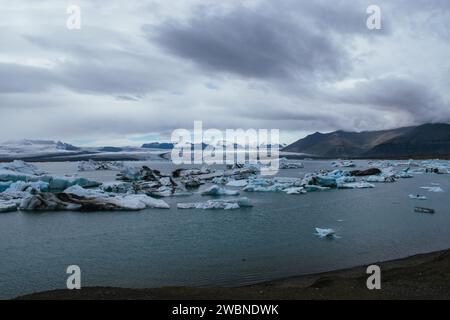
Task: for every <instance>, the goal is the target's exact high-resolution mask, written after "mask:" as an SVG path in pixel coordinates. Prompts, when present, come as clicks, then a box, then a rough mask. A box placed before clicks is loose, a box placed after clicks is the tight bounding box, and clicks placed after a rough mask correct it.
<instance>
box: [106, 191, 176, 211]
mask: <svg viewBox="0 0 450 320" xmlns="http://www.w3.org/2000/svg"><path fill="white" fill-rule="evenodd" d="M109 199H110V200H111V202H112V203H115V204H116V205H117V206H118V207H120V208H121V209H122V210H142V209H146V208H158V209H169V208H170V206H169V205H168V204H167V203H166V202H165V201H164V200H160V199H155V198H152V197H149V196H146V195H145V194H127V195H123V196H122V195H121V196H116V197H113V198H108V200H109Z"/></svg>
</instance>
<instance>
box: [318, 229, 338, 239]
mask: <svg viewBox="0 0 450 320" xmlns="http://www.w3.org/2000/svg"><path fill="white" fill-rule="evenodd" d="M315 234H316V235H317V236H319V237H321V238H330V239H333V238H335V237H336V232H335V231H334V230H333V229H322V228H316V233H315Z"/></svg>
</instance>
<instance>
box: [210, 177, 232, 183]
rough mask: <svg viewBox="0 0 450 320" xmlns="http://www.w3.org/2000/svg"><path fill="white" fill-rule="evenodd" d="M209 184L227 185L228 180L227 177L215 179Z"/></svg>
mask: <svg viewBox="0 0 450 320" xmlns="http://www.w3.org/2000/svg"><path fill="white" fill-rule="evenodd" d="M211 182H212V183H214V184H227V183H228V178H227V177H216V178H214V179H212V180H211Z"/></svg>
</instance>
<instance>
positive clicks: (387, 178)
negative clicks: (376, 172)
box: [366, 176, 395, 182]
mask: <svg viewBox="0 0 450 320" xmlns="http://www.w3.org/2000/svg"><path fill="white" fill-rule="evenodd" d="M366 181H367V182H395V179H394V178H393V177H391V176H368V177H367V178H366Z"/></svg>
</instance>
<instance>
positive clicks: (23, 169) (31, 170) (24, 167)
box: [0, 160, 46, 175]
mask: <svg viewBox="0 0 450 320" xmlns="http://www.w3.org/2000/svg"><path fill="white" fill-rule="evenodd" d="M0 170H9V171H14V172H18V173H26V174H30V175H43V174H46V172H45V171H43V170H41V169H39V168H38V167H36V166H35V165H32V164H30V163H27V162H25V161H22V160H14V161H13V162H9V163H3V164H0Z"/></svg>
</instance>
